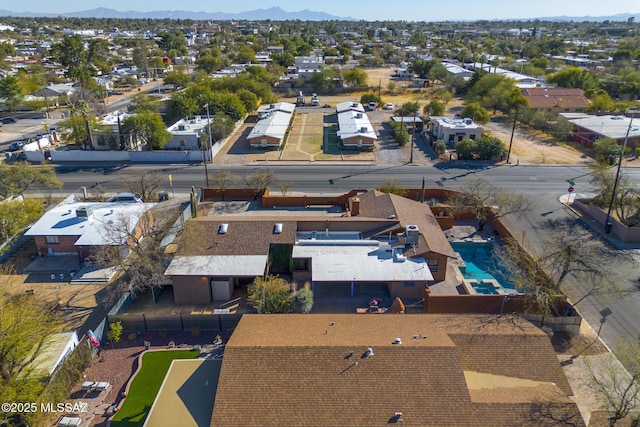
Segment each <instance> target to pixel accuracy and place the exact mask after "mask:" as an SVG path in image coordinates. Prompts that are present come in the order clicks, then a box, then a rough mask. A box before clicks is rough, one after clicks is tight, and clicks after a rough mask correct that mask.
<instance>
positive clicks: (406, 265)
mask: <svg viewBox="0 0 640 427" xmlns="http://www.w3.org/2000/svg"><path fill="white" fill-rule="evenodd" d="M383 246H385V245H381V244H380V242H377V241H375V240H355V241H335V240H334V241H326V240H325V241H318V240H314V241H309V240H305V241H300V242H298V244H296V245H295V246H294V247H293V254H292V258H311V259H312V261H311V262H312V264H313V268H312V273H311V274H312V280H313V281H314V282H316V281H318V282H347V281H348V282H350V281H355V282H363V281H364V282H388V281H427V280H433V275H432V274H431V271H430V270H429V267H428V266H427V263H426V261H425V259H424V258H423V257H413V258H405V257H402V256H401V254H402V252H403V251H404V247H402V248H400V249H399V250H394V251H392V252H385V251H384V250H383V249H382V247H383ZM389 249H391V248H389ZM402 259H404V260H403V261H402Z"/></svg>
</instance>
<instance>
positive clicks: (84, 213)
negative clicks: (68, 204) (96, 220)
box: [76, 208, 93, 221]
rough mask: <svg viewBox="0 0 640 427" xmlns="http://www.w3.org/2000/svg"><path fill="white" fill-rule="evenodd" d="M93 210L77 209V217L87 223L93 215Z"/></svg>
mask: <svg viewBox="0 0 640 427" xmlns="http://www.w3.org/2000/svg"><path fill="white" fill-rule="evenodd" d="M92 213H93V212H92V210H91V208H77V209H76V216H77V217H78V219H80V220H83V221H86V220H88V219H89V218H91V214H92Z"/></svg>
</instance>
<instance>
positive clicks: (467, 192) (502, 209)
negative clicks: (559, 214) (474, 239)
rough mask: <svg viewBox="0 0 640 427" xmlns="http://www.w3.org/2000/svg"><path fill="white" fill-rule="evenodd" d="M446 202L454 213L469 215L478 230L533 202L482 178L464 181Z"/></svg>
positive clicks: (524, 211)
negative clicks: (475, 222) (476, 222)
mask: <svg viewBox="0 0 640 427" xmlns="http://www.w3.org/2000/svg"><path fill="white" fill-rule="evenodd" d="M447 203H448V204H449V205H450V206H451V208H452V210H453V212H454V214H456V215H460V214H467V215H471V216H472V217H473V218H474V219H475V220H476V221H478V228H479V230H480V231H482V230H483V229H484V226H485V225H486V224H488V223H490V222H491V221H494V220H496V219H500V218H503V217H505V216H507V215H512V214H516V215H520V214H523V213H526V212H528V211H530V210H531V209H532V206H533V203H532V201H531V200H530V199H528V198H527V197H525V196H524V195H521V194H517V193H513V192H511V191H508V190H505V189H502V188H499V187H496V186H493V185H491V184H489V183H488V182H487V181H485V180H483V179H482V178H477V179H472V180H469V181H465V182H464V184H463V186H462V187H461V188H459V189H458V191H456V192H455V193H454V194H452V195H451V196H450V197H449V198H448V199H447Z"/></svg>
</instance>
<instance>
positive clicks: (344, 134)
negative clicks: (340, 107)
mask: <svg viewBox="0 0 640 427" xmlns="http://www.w3.org/2000/svg"><path fill="white" fill-rule="evenodd" d="M338 126H339V128H340V130H339V131H338V136H339V137H340V138H341V139H345V138H352V137H354V136H364V137H367V138H371V139H378V136H377V135H376V132H375V131H374V130H373V126H371V122H370V121H369V117H368V116H367V115H366V114H364V113H360V112H356V111H352V110H350V111H344V112H342V113H338ZM363 131H364V132H363Z"/></svg>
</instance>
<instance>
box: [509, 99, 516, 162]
mask: <svg viewBox="0 0 640 427" xmlns="http://www.w3.org/2000/svg"><path fill="white" fill-rule="evenodd" d="M517 120H518V106H517V105H516V114H515V116H513V127H512V128H511V139H510V140H509V152H508V153H507V164H508V163H509V158H510V157H511V146H512V145H513V134H514V133H515V131H516V121H517Z"/></svg>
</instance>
